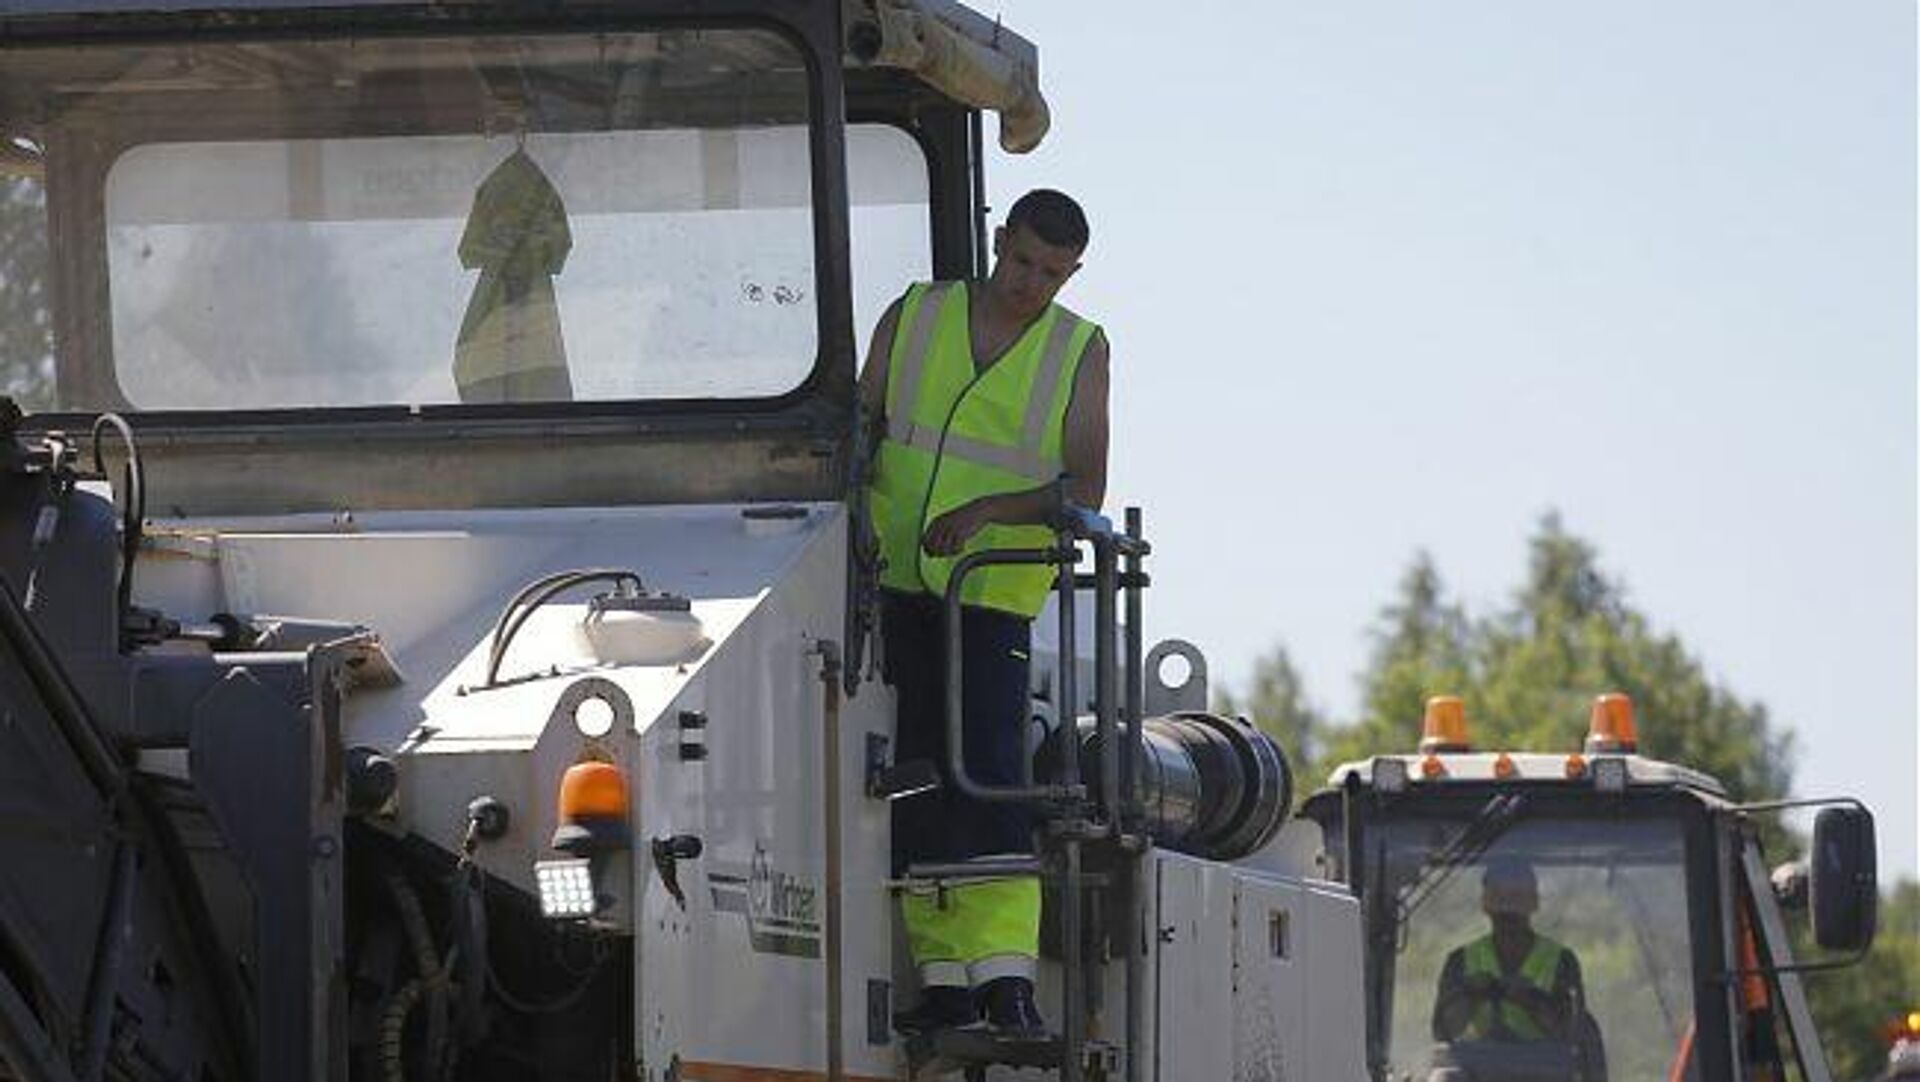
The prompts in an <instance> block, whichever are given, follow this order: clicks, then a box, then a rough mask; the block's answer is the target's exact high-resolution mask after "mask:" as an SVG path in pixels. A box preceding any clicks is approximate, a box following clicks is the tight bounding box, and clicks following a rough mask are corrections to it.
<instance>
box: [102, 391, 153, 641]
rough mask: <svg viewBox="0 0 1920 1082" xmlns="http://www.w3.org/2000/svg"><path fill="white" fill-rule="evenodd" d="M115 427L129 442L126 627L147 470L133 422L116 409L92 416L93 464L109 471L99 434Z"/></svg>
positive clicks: (124, 529)
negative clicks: (114, 411)
mask: <svg viewBox="0 0 1920 1082" xmlns="http://www.w3.org/2000/svg"><path fill="white" fill-rule="evenodd" d="M108 428H112V429H113V430H114V431H115V432H117V433H119V435H120V440H121V442H123V443H125V444H126V445H127V469H126V475H125V476H126V489H127V506H126V510H125V511H123V512H122V513H121V514H122V516H123V517H122V519H121V526H120V590H119V595H118V596H119V600H120V627H121V628H122V629H124V628H125V627H126V616H127V613H128V612H129V611H130V610H131V609H132V608H133V563H134V560H135V559H137V558H138V557H139V555H140V532H141V530H142V529H144V528H145V526H146V521H147V473H146V467H145V466H143V465H141V463H140V448H139V445H137V444H136V443H134V440H133V426H132V425H130V424H128V423H127V419H126V418H124V417H122V416H120V415H119V414H117V413H103V414H101V415H100V416H98V417H95V418H94V419H93V433H92V435H93V468H94V471H95V472H96V473H100V474H103V475H104V474H105V473H106V460H105V459H104V458H103V457H102V456H101V454H100V435H101V433H102V432H104V431H105V430H106V429H108Z"/></svg>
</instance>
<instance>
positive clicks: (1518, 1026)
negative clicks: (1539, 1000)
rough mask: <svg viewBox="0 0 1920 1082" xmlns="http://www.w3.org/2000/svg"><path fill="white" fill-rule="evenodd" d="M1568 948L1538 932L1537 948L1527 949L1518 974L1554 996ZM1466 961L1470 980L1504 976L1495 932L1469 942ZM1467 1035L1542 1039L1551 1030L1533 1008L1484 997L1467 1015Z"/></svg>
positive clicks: (1494, 978) (1535, 939)
mask: <svg viewBox="0 0 1920 1082" xmlns="http://www.w3.org/2000/svg"><path fill="white" fill-rule="evenodd" d="M1565 952H1566V948H1565V947H1563V946H1561V945H1560V944H1558V943H1555V942H1554V941H1553V940H1551V939H1548V938H1547V937H1546V936H1543V935H1538V934H1536V935H1535V936H1534V937H1533V949H1532V950H1529V951H1528V952H1527V957H1526V960H1525V961H1522V962H1521V963H1520V972H1519V973H1518V974H1517V976H1519V978H1520V979H1521V980H1523V981H1525V982H1526V983H1527V984H1529V985H1532V986H1533V987H1534V988H1537V989H1539V990H1540V991H1541V992H1543V993H1545V994H1546V995H1549V996H1550V995H1552V994H1553V984H1554V978H1555V976H1556V975H1558V974H1559V972H1560V956H1561V955H1562V954H1563V953H1565ZM1464 962H1465V965H1464V967H1463V968H1464V969H1465V973H1463V974H1462V976H1464V977H1465V978H1466V980H1467V981H1468V982H1469V983H1471V982H1472V981H1474V980H1475V979H1476V978H1480V977H1486V978H1490V979H1492V980H1496V981H1497V980H1499V979H1500V978H1501V976H1502V974H1501V972H1500V956H1499V954H1498V953H1497V952H1496V951H1495V950H1494V949H1493V937H1492V936H1482V937H1481V938H1479V939H1476V940H1474V941H1473V942H1472V943H1470V944H1468V945H1467V954H1466V958H1465V959H1464ZM1467 1036H1469V1037H1471V1038H1473V1039H1475V1040H1486V1039H1488V1038H1494V1039H1496V1040H1497V1039H1501V1038H1505V1039H1508V1040H1515V1039H1517V1040H1522V1041H1538V1040H1542V1039H1544V1038H1545V1037H1546V1036H1547V1031H1546V1028H1545V1027H1543V1026H1542V1025H1541V1024H1540V1021H1539V1019H1537V1018H1535V1017H1534V1016H1533V1012H1531V1011H1529V1010H1527V1009H1526V1008H1525V1007H1523V1006H1521V1005H1520V1004H1518V1003H1515V1002H1513V1001H1512V1000H1510V999H1505V998H1502V999H1500V1000H1497V1001H1493V1002H1487V1001H1484V1000H1483V1001H1481V1002H1479V1003H1477V1004H1475V1005H1474V1008H1473V1014H1472V1015H1470V1016H1468V1019H1467Z"/></svg>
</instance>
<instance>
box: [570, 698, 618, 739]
mask: <svg viewBox="0 0 1920 1082" xmlns="http://www.w3.org/2000/svg"><path fill="white" fill-rule="evenodd" d="M613 716H614V711H613V704H612V703H609V702H608V701H607V700H605V699H602V698H600V697H599V696H598V695H589V696H587V697H586V698H584V699H581V700H580V705H578V706H576V707H574V708H573V727H574V728H576V729H578V730H580V735H581V736H584V737H586V738H587V739H589V740H598V739H600V738H601V737H603V736H606V735H607V734H608V733H610V732H612V731H613Z"/></svg>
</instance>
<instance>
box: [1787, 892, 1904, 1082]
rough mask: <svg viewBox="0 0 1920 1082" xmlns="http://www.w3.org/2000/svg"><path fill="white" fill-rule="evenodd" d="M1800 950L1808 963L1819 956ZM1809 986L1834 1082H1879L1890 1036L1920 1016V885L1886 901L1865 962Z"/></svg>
mask: <svg viewBox="0 0 1920 1082" xmlns="http://www.w3.org/2000/svg"><path fill="white" fill-rule="evenodd" d="M1803 927H1804V925H1803ZM1799 949H1800V951H1801V954H1802V956H1803V957H1807V956H1815V957H1817V956H1818V954H1817V952H1812V951H1809V950H1808V949H1807V948H1806V947H1805V946H1802V947H1801V948H1799ZM1806 985H1807V996H1808V998H1809V999H1810V1000H1811V1001H1812V1003H1813V1017H1814V1022H1815V1023H1816V1024H1817V1025H1818V1026H1819V1028H1820V1039H1821V1041H1822V1042H1823V1043H1824V1044H1825V1045H1826V1049H1827V1059H1828V1062H1830V1063H1831V1064H1832V1066H1833V1077H1834V1078H1835V1079H1844V1080H1853V1079H1861V1080H1864V1079H1870V1078H1876V1077H1879V1074H1880V1071H1881V1070H1882V1069H1883V1068H1884V1067H1885V1066H1886V1064H1887V1049H1888V1046H1889V1044H1890V1043H1891V1042H1890V1040H1889V1031H1890V1030H1891V1028H1892V1027H1893V1026H1894V1025H1895V1024H1896V1023H1897V1022H1898V1021H1899V1020H1900V1019H1901V1018H1902V1017H1904V1016H1905V1015H1906V1013H1907V1012H1908V1011H1916V1010H1920V883H1916V882H1913V881H1911V880H1908V881H1906V882H1902V883H1899V884H1897V885H1896V886H1895V887H1894V888H1893V889H1892V890H1890V891H1888V892H1887V893H1886V894H1885V895H1883V896H1882V898H1881V901H1880V933H1879V935H1877V936H1875V937H1874V942H1873V950H1872V952H1870V953H1869V954H1868V955H1867V957H1866V960H1865V961H1863V962H1861V963H1860V964H1859V965H1857V966H1852V967H1849V968H1847V969H1842V970H1838V971H1835V972H1830V973H1811V974H1808V975H1807V978H1806Z"/></svg>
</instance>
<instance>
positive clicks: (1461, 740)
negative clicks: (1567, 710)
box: [1260, 693, 1878, 1082]
mask: <svg viewBox="0 0 1920 1082" xmlns="http://www.w3.org/2000/svg"><path fill="white" fill-rule="evenodd" d="M1467 705H1468V704H1464V703H1462V701H1461V700H1460V699H1458V698H1455V697H1450V696H1436V697H1435V698H1434V699H1432V700H1430V701H1429V703H1428V705H1427V714H1426V718H1425V719H1424V730H1423V733H1422V735H1421V737H1420V741H1419V746H1418V749H1417V750H1416V751H1415V752H1412V753H1406V754H1382V755H1376V756H1373V757H1372V758H1369V759H1365V760H1362V761H1358V762H1351V763H1346V764H1343V765H1341V766H1339V767H1338V768H1336V769H1335V770H1334V771H1333V773H1332V776H1331V777H1330V779H1329V781H1328V783H1327V785H1326V786H1325V787H1324V788H1322V789H1320V790H1319V791H1318V792H1315V793H1314V794H1313V795H1311V796H1310V797H1308V798H1307V799H1306V801H1305V802H1304V805H1303V807H1302V814H1301V816H1300V817H1299V818H1297V819H1295V820H1294V821H1293V822H1291V823H1289V824H1288V825H1287V826H1286V827H1285V828H1284V829H1283V831H1282V836H1281V839H1280V842H1279V843H1278V844H1277V845H1275V846H1274V847H1272V848H1271V849H1270V850H1268V851H1267V852H1266V853H1265V854H1263V855H1262V857H1261V858H1260V859H1262V860H1269V859H1270V860H1273V861H1275V862H1277V866H1279V867H1285V868H1289V869H1292V870H1293V871H1294V872H1295V873H1296V874H1299V873H1301V872H1303V871H1306V870H1309V869H1317V870H1318V874H1321V875H1324V876H1327V877H1329V878H1335V879H1338V880H1340V881H1342V882H1344V883H1346V884H1348V885H1349V886H1350V887H1351V888H1352V889H1353V891H1354V893H1355V895H1356V896H1357V897H1359V898H1360V899H1361V903H1362V911H1363V915H1364V923H1365V937H1364V939H1365V954H1366V966H1367V973H1366V987H1367V998H1366V1019H1367V1060H1368V1069H1369V1073H1370V1075H1371V1077H1372V1078H1374V1079H1376V1080H1379V1082H1390V1080H1391V1082H1400V1080H1405V1079H1424V1080H1428V1082H1443V1080H1444V1082H1533V1080H1549V1079H1551V1080H1556V1082H1565V1080H1573V1079H1580V1080H1587V1082H1600V1080H1606V1079H1612V1080H1615V1082H1623V1080H1631V1082H1660V1080H1667V1082H1732V1080H1736V1079H1737V1080H1747V1082H1760V1080H1766V1082H1780V1080H1784V1079H1788V1078H1793V1079H1800V1080H1804V1082H1828V1080H1830V1079H1831V1078H1832V1077H1833V1076H1832V1073H1831V1071H1830V1070H1829V1068H1828V1065H1827V1061H1826V1058H1825V1054H1824V1052H1823V1050H1822V1048H1821V1043H1820V1035H1819V1033H1818V1032H1817V1031H1816V1030H1815V1028H1814V1023H1813V1016H1812V1013H1811V1011H1810V1010H1809V1008H1808V1003H1807V996H1806V991H1805V988H1804V985H1803V981H1802V974H1804V973H1806V972H1808V971H1810V970H1823V969H1837V968H1841V967H1844V966H1846V965H1849V964H1851V963H1853V962H1856V961H1858V960H1859V959H1860V958H1861V957H1862V956H1863V955H1864V954H1865V952H1866V951H1867V949H1868V948H1869V947H1870V946H1871V943H1872V939H1873V932H1874V921H1875V913H1876V906H1877V899H1878V895H1877V893H1876V886H1875V852H1874V839H1873V818H1872V815H1871V814H1870V813H1869V812H1868V811H1867V809H1866V808H1865V807H1863V806H1862V805H1860V804H1859V803H1858V802H1857V801H1854V800H1851V799H1838V800H1800V801H1775V802H1768V803H1764V804H1758V803H1747V804H1742V803H1739V802H1736V801H1735V800H1733V799H1732V798H1730V797H1729V795H1728V793H1727V790H1726V788H1725V787H1724V786H1723V785H1722V784H1721V783H1720V782H1719V781H1717V780H1716V779H1714V778H1712V777H1710V776H1708V775H1706V774H1703V773H1701V772H1699V771H1697V770H1692V769H1689V768H1687V767H1684V766H1681V765H1677V764H1674V763H1669V762H1663V761H1661V760H1659V759H1656V758H1650V757H1648V756H1644V755H1642V754H1640V751H1639V729H1640V723H1639V721H1638V720H1637V719H1636V718H1635V716H1634V708H1633V703H1632V701H1631V699H1629V698H1628V697H1627V696H1625V695H1622V694H1618V693H1604V694H1601V695H1599V696H1598V697H1596V698H1595V699H1594V700H1593V702H1592V704H1591V712H1590V717H1589V730H1588V735H1587V737H1586V739H1585V741H1584V743H1583V744H1582V745H1581V746H1580V747H1579V748H1578V749H1577V750H1568V751H1564V752H1560V753H1554V754H1550V753H1545V752H1539V751H1533V752H1522V751H1519V750H1500V749H1498V748H1494V749H1481V750H1477V749H1475V747H1474V744H1473V740H1472V737H1471V733H1470V730H1469V725H1468V719H1467V715H1466V707H1467ZM1658 723H1659V719H1658V718H1653V719H1649V720H1648V722H1647V724H1649V725H1657V724H1658ZM1570 727H1571V726H1570ZM1815 808H1817V809H1818V811H1817V812H1816V814H1815V816H1814V821H1813V830H1812V838H1811V844H1810V848H1809V850H1808V853H1807V855H1806V857H1805V858H1804V859H1801V860H1792V861H1783V862H1782V863H1781V864H1780V865H1779V866H1778V867H1769V865H1768V863H1767V861H1766V859H1765V857H1764V855H1763V852H1762V848H1761V839H1762V837H1763V835H1765V834H1766V833H1768V832H1767V831H1766V830H1764V829H1763V826H1764V825H1765V824H1766V823H1767V821H1768V819H1769V817H1771V816H1774V815H1776V814H1777V813H1780V812H1783V811H1789V810H1792V809H1815ZM1502 875H1506V876H1507V877H1508V878H1509V880H1518V881H1519V882H1520V883H1521V884H1522V890H1521V892H1520V893H1521V895H1522V896H1521V898H1520V899H1519V901H1520V904H1519V905H1517V906H1516V905H1502V904H1500V901H1501V900H1500V898H1499V897H1498V895H1500V894H1501V893H1503V892H1504V891H1505V890H1506V885H1505V884H1502V883H1498V882H1496V880H1497V879H1498V878H1499V877H1501V876H1502ZM1509 900H1510V899H1509ZM1796 910H1807V911H1808V912H1809V915H1810V917H1811V924H1812V933H1813V934H1812V939H1813V941H1814V945H1815V946H1817V947H1818V948H1820V951H1818V952H1815V953H1818V954H1819V957H1817V958H1815V959H1812V960H1804V959H1803V960H1796V958H1795V954H1794V950H1793V937H1791V936H1790V934H1789V928H1788V925H1787V919H1786V916H1784V915H1783V913H1784V912H1791V911H1796ZM1513 912H1518V913H1519V915H1520V916H1521V917H1522V918H1523V923H1522V927H1523V928H1524V929H1525V931H1524V932H1523V933H1521V934H1520V935H1519V936H1518V942H1519V943H1520V944H1522V946H1521V947H1520V948H1518V949H1517V950H1516V953H1517V954H1524V956H1525V957H1526V958H1527V959H1528V961H1529V962H1530V961H1531V960H1532V958H1533V957H1534V955H1533V953H1532V952H1531V951H1530V950H1527V948H1526V945H1527V944H1531V943H1535V942H1546V943H1550V944H1552V947H1550V948H1549V949H1550V950H1555V951H1558V952H1563V953H1565V954H1567V955H1568V956H1570V961H1567V962H1564V963H1562V964H1563V965H1565V966H1567V972H1566V973H1564V974H1562V975H1561V976H1560V977H1559V979H1558V980H1556V978H1555V975H1554V973H1553V972H1552V971H1553V969H1554V968H1555V967H1554V966H1552V965H1546V966H1543V969H1542V972H1540V973H1538V974H1533V975H1531V979H1530V980H1523V981H1520V982H1516V981H1515V980H1514V979H1513V978H1514V977H1516V976H1520V977H1526V976H1528V975H1527V973H1526V970H1527V969H1528V966H1527V964H1526V963H1519V964H1518V965H1517V966H1512V967H1508V968H1509V969H1510V970H1511V969H1516V968H1517V969H1518V970H1519V972H1518V973H1514V972H1508V973H1506V974H1505V977H1506V979H1497V978H1498V976H1499V975H1497V974H1495V973H1493V972H1492V971H1491V967H1490V966H1488V967H1486V968H1487V969H1488V970H1489V972H1487V973H1486V974H1484V976H1483V978H1482V979H1481V981H1480V982H1479V985H1480V986H1479V987H1475V982H1474V981H1473V980H1472V979H1471V978H1470V977H1468V976H1466V975H1465V974H1463V973H1462V972H1461V970H1462V969H1465V970H1471V969H1472V968H1473V963H1472V960H1471V954H1472V952H1473V951H1474V949H1475V944H1487V945H1489V946H1490V945H1492V944H1495V943H1497V942H1498V941H1499V940H1500V939H1501V937H1502V935H1503V932H1502V929H1501V928H1500V927H1498V925H1499V924H1501V923H1502V922H1503V921H1506V922H1509V923H1510V922H1511V919H1512V918H1511V916H1510V915H1509V914H1510V913H1513ZM1509 938H1510V939H1511V938H1513V937H1512V936H1511V935H1509ZM1802 942H1804V939H1802ZM1484 957H1487V958H1489V959H1490V958H1491V954H1490V953H1489V954H1488V955H1485V956H1484ZM1450 969H1452V970H1453V972H1452V973H1449V970H1450ZM1809 979H1819V978H1818V977H1813V978H1809ZM1829 979H1838V978H1829ZM1549 996H1550V997H1551V998H1552V999H1557V1000H1561V1001H1562V1002H1559V1003H1554V1002H1547V1001H1546V1000H1547V999H1548V998H1549ZM1526 997H1532V1001H1531V1002H1527V1001H1525V999H1526ZM1502 1012H1508V1013H1506V1014H1505V1020H1506V1021H1509V1022H1511V1023H1512V1028H1513V1029H1520V1030H1525V1029H1528V1028H1529V1027H1531V1028H1532V1030H1533V1031H1532V1032H1522V1033H1514V1032H1501V1031H1500V1030H1501V1029H1502V1028H1503V1027H1502V1026H1500V1025H1497V1024H1493V1023H1494V1020H1495V1018H1496V1017H1497V1016H1500V1015H1501V1014H1502ZM1476 1014H1478V1016H1479V1017H1478V1019H1477V1021H1478V1023H1479V1024H1474V1022H1475V1021H1476V1020H1475V1018H1474V1016H1475V1015H1476ZM1523 1038H1524V1039H1523Z"/></svg>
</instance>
